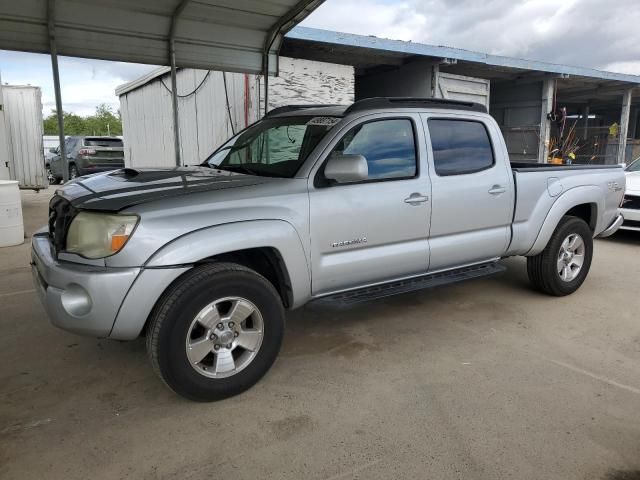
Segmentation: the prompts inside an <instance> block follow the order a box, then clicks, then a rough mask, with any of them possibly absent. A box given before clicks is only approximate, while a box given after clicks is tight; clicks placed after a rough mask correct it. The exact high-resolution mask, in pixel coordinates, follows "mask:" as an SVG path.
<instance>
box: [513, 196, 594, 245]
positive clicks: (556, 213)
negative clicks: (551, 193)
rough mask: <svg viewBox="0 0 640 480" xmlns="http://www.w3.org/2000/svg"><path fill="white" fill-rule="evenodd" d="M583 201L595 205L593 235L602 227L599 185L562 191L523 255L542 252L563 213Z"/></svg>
mask: <svg viewBox="0 0 640 480" xmlns="http://www.w3.org/2000/svg"><path fill="white" fill-rule="evenodd" d="M584 203H590V204H592V203H595V204H596V205H597V209H596V228H595V230H594V232H593V233H594V236H595V234H596V233H597V232H599V231H600V230H601V229H602V228H601V225H600V224H601V222H602V219H601V216H602V212H604V210H605V205H604V196H603V194H602V190H601V189H600V187H597V186H595V185H586V186H581V187H575V188H572V189H570V190H567V191H566V192H564V193H563V194H562V195H560V196H559V197H558V199H557V200H556V201H555V202H554V203H553V205H552V206H551V208H550V209H549V212H548V213H547V216H546V217H545V219H544V222H542V226H541V228H540V231H539V232H538V236H537V237H536V240H535V242H534V243H533V246H532V247H531V249H530V250H529V251H528V252H527V253H525V256H527V257H529V256H533V255H537V254H539V253H540V252H542V251H543V250H544V249H545V247H546V246H547V243H549V240H550V239H551V235H553V232H554V231H555V230H556V227H557V226H558V224H559V223H560V220H561V219H562V217H564V216H565V214H566V213H567V212H568V211H569V210H571V209H572V208H573V207H575V206H577V205H582V204H584Z"/></svg>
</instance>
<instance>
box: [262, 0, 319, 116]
mask: <svg viewBox="0 0 640 480" xmlns="http://www.w3.org/2000/svg"><path fill="white" fill-rule="evenodd" d="M313 3H322V2H317V0H300V1H299V2H298V3H296V5H295V6H294V7H293V8H292V9H291V10H289V11H288V12H287V14H286V15H284V16H282V17H280V18H279V19H278V21H277V22H276V23H275V24H274V25H273V27H271V30H269V33H268V34H267V37H266V38H265V41H264V47H263V50H262V73H263V75H264V114H265V115H266V114H267V112H268V111H269V54H270V52H271V47H272V46H273V44H274V43H275V41H276V40H277V39H278V35H280V34H281V32H282V30H283V29H285V28H286V27H287V24H289V23H291V22H293V21H294V19H295V18H296V17H298V16H299V15H300V14H301V13H302V12H304V11H305V9H306V8H307V7H308V6H309V5H311V4H313ZM281 46H282V45H278V46H277V49H278V51H279V50H280V47H281Z"/></svg>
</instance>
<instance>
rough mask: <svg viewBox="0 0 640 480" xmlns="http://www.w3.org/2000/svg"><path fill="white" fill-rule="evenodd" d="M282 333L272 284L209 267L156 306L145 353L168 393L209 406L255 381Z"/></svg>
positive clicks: (234, 268)
mask: <svg viewBox="0 0 640 480" xmlns="http://www.w3.org/2000/svg"><path fill="white" fill-rule="evenodd" d="M283 334H284V308H283V306H282V301H281V299H280V296H279V295H278V293H277V292H276V290H275V289H274V288H273V286H272V285H271V283H269V281H268V280H266V279H265V278H264V277H262V276H261V275H259V274H258V273H256V272H254V271H253V270H250V269H248V268H246V267H243V266H241V265H237V264H233V263H214V264H209V265H203V266H200V267H196V268H195V269H193V270H192V271H190V272H188V273H187V274H185V275H184V276H183V277H181V278H180V279H179V280H178V282H177V283H176V284H174V285H173V286H172V287H171V288H170V289H169V290H168V291H167V292H166V293H165V295H164V296H163V298H162V299H161V300H160V301H159V302H158V305H157V306H156V308H155V309H154V312H153V313H152V316H151V323H150V325H149V329H148V332H147V352H148V354H149V358H150V360H151V363H152V365H153V367H154V369H155V371H156V373H158V375H160V377H161V378H162V380H163V381H164V382H165V383H166V384H167V385H168V386H169V388H171V389H172V390H173V391H175V392H176V393H178V394H179V395H182V396H183V397H186V398H188V399H191V400H197V401H212V400H219V399H222V398H226V397H230V396H233V395H237V394H239V393H241V392H243V391H244V390H246V389H248V388H250V387H251V386H252V385H254V384H255V383H256V382H258V380H260V378H262V376H263V375H264V374H265V373H266V372H267V371H268V370H269V368H270V367H271V365H272V364H273V362H274V361H275V359H276V356H277V354H278V352H279V350H280V345H281V343H282V337H283Z"/></svg>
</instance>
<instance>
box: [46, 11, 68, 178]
mask: <svg viewBox="0 0 640 480" xmlns="http://www.w3.org/2000/svg"><path fill="white" fill-rule="evenodd" d="M55 19H56V2H55V0H49V1H48V2H47V29H48V32H49V51H50V53H51V70H52V71H53V91H54V94H55V97H56V117H57V118H58V140H59V141H60V162H61V164H62V181H63V182H65V183H66V182H67V181H68V180H69V162H68V159H67V149H66V148H65V138H64V112H63V111H62V94H61V93H60V71H59V70H58V48H57V45H56V25H55Z"/></svg>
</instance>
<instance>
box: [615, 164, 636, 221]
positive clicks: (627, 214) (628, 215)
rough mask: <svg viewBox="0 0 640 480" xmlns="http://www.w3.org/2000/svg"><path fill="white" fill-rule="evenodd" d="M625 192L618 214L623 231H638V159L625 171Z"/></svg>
mask: <svg viewBox="0 0 640 480" xmlns="http://www.w3.org/2000/svg"><path fill="white" fill-rule="evenodd" d="M624 173H625V176H626V187H627V188H626V192H625V194H624V199H623V200H622V207H621V209H620V212H621V213H622V215H623V216H624V222H623V223H622V226H621V227H620V228H621V229H623V230H635V231H637V232H638V231H640V158H637V159H636V160H635V161H633V162H632V163H630V164H629V166H628V167H627V168H626V169H625V172H624Z"/></svg>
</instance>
